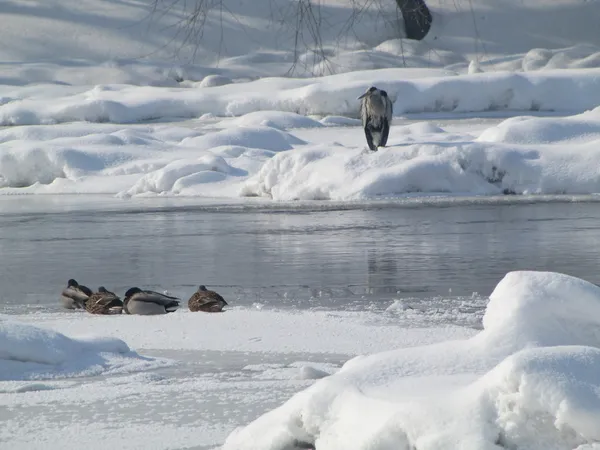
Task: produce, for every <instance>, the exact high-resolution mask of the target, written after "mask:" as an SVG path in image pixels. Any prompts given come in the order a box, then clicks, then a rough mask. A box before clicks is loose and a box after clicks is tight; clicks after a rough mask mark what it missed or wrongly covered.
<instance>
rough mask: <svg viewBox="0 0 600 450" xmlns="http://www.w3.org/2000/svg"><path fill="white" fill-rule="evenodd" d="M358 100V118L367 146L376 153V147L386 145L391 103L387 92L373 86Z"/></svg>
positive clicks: (390, 120)
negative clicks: (363, 130)
mask: <svg viewBox="0 0 600 450" xmlns="http://www.w3.org/2000/svg"><path fill="white" fill-rule="evenodd" d="M358 99H359V100H360V101H361V102H360V118H361V119H362V124H363V128H364V129H365V136H366V138H367V144H368V145H369V148H370V149H371V150H373V151H377V147H385V144H387V140H388V135H389V133H390V125H391V123H392V113H393V108H392V101H391V100H390V98H389V97H388V95H387V92H385V91H384V90H382V89H377V88H376V87H375V86H371V87H370V88H369V89H367V92H365V93H364V94H363V95H361V96H360V97H358Z"/></svg>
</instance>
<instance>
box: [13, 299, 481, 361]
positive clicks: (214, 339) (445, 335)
mask: <svg viewBox="0 0 600 450" xmlns="http://www.w3.org/2000/svg"><path fill="white" fill-rule="evenodd" d="M18 318H19V320H20V321H22V322H25V323H31V324H33V325H37V326H43V327H44V328H51V329H53V330H57V331H60V332H61V333H65V334H68V335H74V336H77V335H81V334H83V333H88V332H89V331H90V330H93V331H94V332H96V333H104V334H108V335H110V336H119V338H121V339H123V340H124V341H126V342H127V343H128V344H129V345H130V346H132V347H134V348H138V349H153V350H156V349H161V350H199V349H201V350H203V351H218V352H238V351H239V352H260V353H264V354H267V353H280V354H283V353H311V354H343V355H356V354H362V353H369V352H373V351H377V350H378V349H379V350H380V349H392V348H396V344H394V342H402V344H403V345H404V346H416V345H423V344H429V343H433V342H439V341H441V340H443V339H460V338H464V337H468V336H472V335H473V334H474V333H475V331H474V330H472V329H468V328H463V327H459V326H452V325H440V326H439V327H425V326H423V327H419V328H412V329H411V328H407V327H399V326H398V323H399V321H401V320H402V319H401V318H400V317H398V316H397V315H391V314H390V315H388V314H386V315H380V314H375V313H366V312H364V311H360V312H350V311H340V312H329V311H312V310H302V311H286V310H273V309H262V310H257V309H255V308H241V307H234V308H232V309H228V310H227V314H218V315H214V314H201V315H198V314H195V313H191V312H189V311H187V310H180V311H177V313H175V314H169V315H167V316H160V317H149V316H148V317H146V316H144V317H139V316H123V317H121V316H119V317H118V320H111V319H114V317H110V318H108V319H107V318H104V317H102V318H99V319H98V318H97V317H90V316H85V315H84V316H83V317H81V318H78V319H77V320H73V315H72V314H69V313H61V314H56V313H49V314H45V315H44V314H36V315H35V316H34V315H21V316H18ZM408 320H410V321H411V322H413V323H414V321H412V320H411V319H408ZM408 320H407V321H408ZM428 320H429V318H428ZM308 323H310V326H308V325H307V324H308ZM421 323H422V321H421ZM290 330H294V332H293V333H292V334H290ZM366 336H368V337H369V338H368V339H365V337H366Z"/></svg>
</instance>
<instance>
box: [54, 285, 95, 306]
mask: <svg viewBox="0 0 600 450" xmlns="http://www.w3.org/2000/svg"><path fill="white" fill-rule="evenodd" d="M91 295H92V290H91V289H90V288H89V287H87V286H84V285H82V284H79V283H78V282H77V281H75V280H74V279H72V278H71V279H70V280H69V281H68V282H67V287H66V288H65V289H63V291H62V295H61V298H60V300H61V303H62V305H63V307H64V308H66V309H84V308H85V304H86V302H87V300H88V298H89V297H90V296H91Z"/></svg>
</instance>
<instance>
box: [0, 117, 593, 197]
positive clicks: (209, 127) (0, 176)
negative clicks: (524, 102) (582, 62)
mask: <svg viewBox="0 0 600 450" xmlns="http://www.w3.org/2000/svg"><path fill="white" fill-rule="evenodd" d="M184 124H185V125H181V126H176V125H173V124H169V125H165V124H160V123H159V124H145V125H118V124H86V123H72V124H60V125H54V126H23V127H11V128H5V129H3V130H0V188H3V189H0V193H23V192H24V193H32V194H46V193H48V194H50V193H52V194H66V193H79V194H90V193H104V194H114V195H118V196H123V197H128V196H148V195H178V196H202V197H219V198H230V199H231V198H238V199H239V198H240V196H241V197H265V198H269V199H273V200H277V201H293V200H336V201H346V200H368V199H376V198H382V197H398V196H405V195H407V194H414V193H425V194H440V193H443V194H460V195H464V194H469V195H503V194H557V195H561V194H590V193H598V192H600V175H599V174H598V171H597V170H596V168H597V165H598V161H600V148H599V147H598V145H597V143H598V141H600V108H596V109H593V110H590V111H587V112H585V113H582V114H578V115H574V116H569V117H545V118H544V117H538V118H536V117H514V118H510V119H507V120H505V121H501V122H499V123H497V124H490V125H488V126H483V127H481V126H479V127H478V128H473V127H472V126H470V125H469V123H467V124H465V125H464V126H462V125H459V126H456V125H451V126H452V130H451V131H449V130H448V127H446V126H445V125H444V128H443V127H440V126H438V125H435V124H433V123H432V122H416V123H412V124H409V125H402V124H401V123H395V124H394V126H393V127H392V130H391V133H390V140H389V141H388V145H389V147H387V148H385V149H380V150H379V151H378V152H376V153H372V152H367V151H365V148H366V145H365V140H364V134H363V131H362V128H361V127H359V126H356V127H347V126H344V127H343V128H340V127H339V126H335V125H342V126H343V125H344V122H343V121H341V122H340V121H339V120H337V119H335V118H332V116H329V118H326V119H323V123H321V122H319V121H316V120H314V119H312V118H309V117H306V116H301V115H298V114H295V113H277V112H274V111H269V112H254V113H249V114H248V115H244V116H241V117H239V118H235V119H222V120H219V121H218V122H216V121H213V119H210V120H209V119H200V120H195V121H191V122H185V123H184ZM322 125H325V126H322ZM284 130H285V131H284Z"/></svg>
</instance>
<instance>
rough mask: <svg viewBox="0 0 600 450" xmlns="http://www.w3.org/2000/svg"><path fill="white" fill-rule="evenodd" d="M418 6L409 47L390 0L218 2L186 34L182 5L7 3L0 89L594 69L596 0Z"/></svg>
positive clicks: (436, 1) (598, 59) (60, 0)
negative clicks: (418, 21)
mask: <svg viewBox="0 0 600 450" xmlns="http://www.w3.org/2000/svg"><path fill="white" fill-rule="evenodd" d="M426 3H427V5H428V7H429V9H430V11H431V13H432V15H433V24H432V27H431V30H430V31H429V33H428V34H427V35H426V36H425V38H424V39H423V40H422V41H410V40H407V39H400V37H402V36H403V35H404V21H403V18H402V17H401V16H400V15H399V14H397V12H396V8H395V4H394V2H378V3H372V2H367V1H363V2H361V1H359V2H357V3H356V5H355V3H354V2H352V3H351V4H349V3H348V2H340V1H339V0H323V1H320V2H319V5H318V7H314V8H313V10H312V13H313V14H315V16H314V21H312V20H310V19H309V17H310V13H309V12H307V11H304V14H302V11H301V10H300V9H299V6H298V4H297V2H294V1H293V0H270V1H262V0H261V1H256V2H252V3H249V2H240V1H237V0H223V1H222V2H217V3H216V4H215V5H214V6H213V7H212V10H210V11H205V12H207V15H206V18H205V20H201V22H202V29H201V30H200V29H198V28H196V29H194V30H190V29H189V28H188V29H186V24H187V18H188V17H189V14H190V13H191V12H192V9H193V6H192V5H190V4H189V3H186V2H177V1H175V2H167V3H164V2H158V3H156V4H154V2H150V3H148V2H115V1H106V0H103V1H100V0H78V1H75V0H43V1H42V0H30V1H28V2H27V4H23V2H21V1H19V0H6V1H5V2H3V10H2V12H3V14H4V16H5V17H6V20H5V26H4V27H3V28H2V30H1V31H0V38H1V39H2V41H3V42H10V43H11V45H5V46H4V47H3V48H2V49H0V61H2V75H1V76H0V84H9V85H28V84H36V83H54V84H69V85H94V84H101V83H107V82H112V83H124V84H136V85H155V86H156V85H160V86H170V87H172V86H178V85H186V84H190V83H193V82H199V85H200V86H201V87H205V86H215V85H219V84H220V85H223V84H226V83H230V82H232V81H233V82H237V81H247V80H249V79H255V78H260V77H265V76H285V75H290V74H291V75H293V76H300V77H304V76H311V75H327V74H331V73H347V72H352V71H356V70H370V69H384V68H394V67H409V68H412V67H427V68H447V69H451V70H456V71H459V72H461V73H464V72H466V71H467V70H468V67H469V66H470V63H471V62H474V63H476V66H477V67H479V68H480V70H485V71H499V70H511V71H539V70H547V69H563V68H589V67H599V66H600V38H599V35H598V33H597V32H596V22H597V5H596V4H595V2H593V1H579V0H502V1H497V0H472V1H469V2H468V4H467V3H465V4H463V3H456V2H448V1H446V0H427V2H426ZM352 5H355V6H356V9H357V10H355V9H353V7H352ZM154 8H155V9H154ZM201 12H204V11H201ZM317 24H320V26H319V29H318V30H316V29H315V26H316V25H317ZM317 26H318V25H317ZM507 30H509V31H507ZM315 33H316V34H317V35H318V38H319V39H318V42H315V40H314V37H313V36H314V35H315ZM582 43H585V44H582ZM315 48H316V49H317V51H315Z"/></svg>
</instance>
